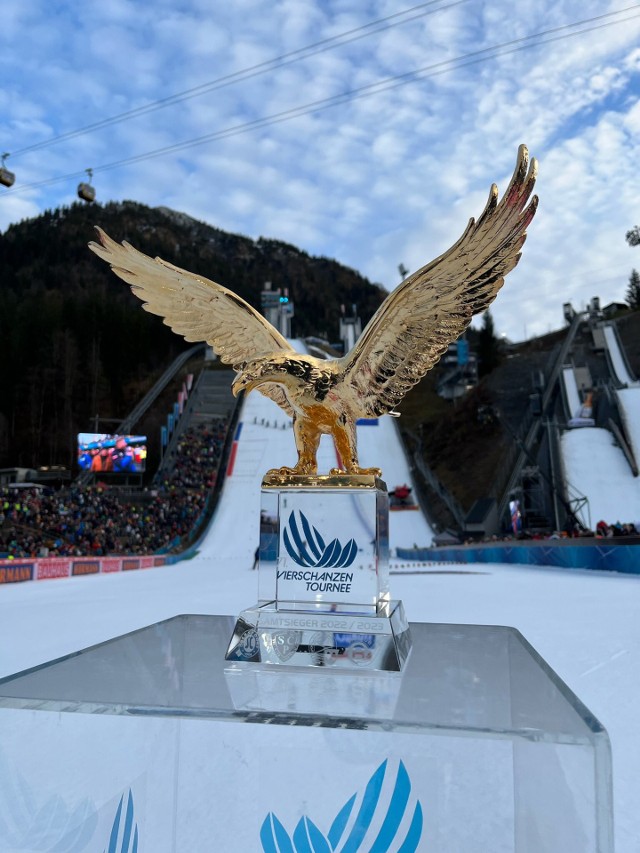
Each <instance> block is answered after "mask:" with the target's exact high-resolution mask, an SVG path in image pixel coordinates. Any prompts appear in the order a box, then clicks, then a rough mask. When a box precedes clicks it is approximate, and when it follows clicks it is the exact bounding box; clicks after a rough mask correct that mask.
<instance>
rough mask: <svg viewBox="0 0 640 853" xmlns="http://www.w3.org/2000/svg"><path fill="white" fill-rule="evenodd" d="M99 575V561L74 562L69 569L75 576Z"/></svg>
mask: <svg viewBox="0 0 640 853" xmlns="http://www.w3.org/2000/svg"><path fill="white" fill-rule="evenodd" d="M99 573H100V560H74V561H73V566H72V568H71V574H72V575H73V576H74V577H75V576H76V575H97V574H99Z"/></svg>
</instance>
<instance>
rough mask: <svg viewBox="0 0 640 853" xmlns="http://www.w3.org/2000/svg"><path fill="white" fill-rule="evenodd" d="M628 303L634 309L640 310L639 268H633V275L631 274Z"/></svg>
mask: <svg viewBox="0 0 640 853" xmlns="http://www.w3.org/2000/svg"><path fill="white" fill-rule="evenodd" d="M627 305H628V306H629V308H631V309H632V311H638V310H640V273H638V270H631V275H630V276H629V286H628V287H627Z"/></svg>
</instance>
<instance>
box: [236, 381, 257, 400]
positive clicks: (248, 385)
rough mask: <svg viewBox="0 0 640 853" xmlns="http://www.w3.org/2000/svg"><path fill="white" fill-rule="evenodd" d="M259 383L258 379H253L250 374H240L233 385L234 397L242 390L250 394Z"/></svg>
mask: <svg viewBox="0 0 640 853" xmlns="http://www.w3.org/2000/svg"><path fill="white" fill-rule="evenodd" d="M259 384H260V383H259V382H258V381H256V380H255V379H252V378H251V377H250V376H238V377H237V378H236V379H234V381H233V384H232V385H231V392H232V394H233V396H234V397H237V396H238V394H239V393H240V392H241V391H246V393H247V394H248V393H249V391H253V389H254V388H255V387H256V385H259Z"/></svg>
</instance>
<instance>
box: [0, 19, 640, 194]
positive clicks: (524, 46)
mask: <svg viewBox="0 0 640 853" xmlns="http://www.w3.org/2000/svg"><path fill="white" fill-rule="evenodd" d="M633 9H636V10H638V9H640V6H638V5H635V6H630V7H628V8H626V9H622V10H618V11H617V12H609V13H606V14H603V15H597V16H595V17H593V18H587V19H585V20H583V21H576V22H574V23H572V24H564V25H562V26H559V27H553V28H551V29H548V30H543V31H541V32H538V33H534V34H532V35H529V36H521V37H520V38H517V39H512V40H511V41H508V42H504V43H503V44H500V45H494V46H492V47H488V48H481V49H480V50H477V51H472V52H470V53H467V54H463V55H462V56H459V57H456V58H454V59H449V60H442V61H441V62H437V63H434V64H432V65H428V66H425V67H423V68H421V69H418V70H416V71H409V72H405V73H403V74H398V75H394V76H392V77H387V78H385V79H384V80H379V81H376V82H375V83H369V84H367V85H366V86H361V87H359V88H357V89H352V90H349V91H346V92H342V93H339V94H337V95H332V96H330V97H328V98H322V99H319V100H317V101H312V102H310V103H307V104H303V105H300V106H298V107H292V108H290V109H287V110H283V111H282V112H279V113H275V114H272V115H270V116H265V117H263V118H257V119H253V120H251V121H248V122H243V123H242V124H238V125H233V126H231V127H228V128H223V129H222V130H219V131H214V132H213V133H208V134H205V135H203V136H199V137H196V138H193V139H190V140H185V141H183V142H177V143H174V144H172V145H166V146H164V147H162V148H158V149H155V150H153V151H147V152H145V153H142V154H137V155H133V156H132V157H127V158H123V159H121V160H117V161H114V162H112V163H107V164H105V165H102V166H96V167H94V168H93V172H94V173H98V172H106V171H109V170H111V169H116V168H120V167H122V166H128V165H131V164H133V163H139V162H143V161H145V160H151V159H154V158H156V157H160V156H163V155H166V154H172V153H177V152H179V151H184V150H187V149H189V148H193V147H196V146H198V145H203V144H206V143H207V142H214V141H217V140H219V139H225V138H228V137H231V136H237V135H240V134H242V133H247V132H249V131H251V130H256V129H259V128H262V127H268V126H271V125H275V124H280V123H282V122H285V121H289V120H291V119H294V118H299V117H301V116H304V115H311V114H313V113H318V112H321V111H323V110H325V109H328V108H330V107H333V106H339V105H341V104H343V103H348V102H351V101H355V100H359V99H360V98H364V97H371V96H373V95H377V94H381V93H383V92H388V91H391V90H393V89H397V88H399V87H401V86H404V85H407V84H409V83H412V82H418V81H421V80H425V79H428V78H430V77H435V76H439V75H441V74H445V73H448V72H449V71H454V70H458V69H461V68H466V67H469V66H472V65H477V64H480V63H482V62H487V61H489V60H490V59H496V58H499V57H502V56H508V55H510V54H514V53H519V52H522V51H524V50H529V49H531V48H534V47H540V46H543V45H546V44H552V43H554V42H558V41H563V40H565V39H567V38H573V37H575V36H580V35H584V34H585V33H590V32H595V31H597V30H602V29H606V28H608V27H612V26H616V25H618V24H622V23H627V22H628V21H631V20H634V19H636V18H638V17H640V12H638V14H635V15H631V16H629V17H627V18H624V19H621V20H615V21H606V22H602V23H598V24H595V25H594V26H591V27H584V25H585V24H589V23H593V22H594V21H603V19H605V18H610V17H611V16H614V15H619V14H622V13H624V12H628V11H630V10H633ZM576 27H584V28H583V29H580V30H576V31H574V32H565V31H566V30H567V29H574V30H575V28H576ZM534 39H537V41H534ZM79 174H80V175H81V174H82V173H81V172H80V173H79V172H74V173H72V174H69V175H63V176H59V177H55V178H49V179H45V180H43V181H38V182H34V183H31V184H22V185H21V186H19V187H16V188H15V189H11V190H7V192H4V193H2V196H8V195H11V194H13V193H17V192H21V191H22V190H26V189H31V188H36V187H41V186H46V185H50V184H54V183H59V182H62V181H65V180H68V179H70V178H75V177H78V175H79Z"/></svg>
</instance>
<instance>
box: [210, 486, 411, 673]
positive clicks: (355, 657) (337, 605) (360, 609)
mask: <svg viewBox="0 0 640 853" xmlns="http://www.w3.org/2000/svg"><path fill="white" fill-rule="evenodd" d="M258 586H259V590H258V592H259V595H258V603H257V604H255V605H254V606H252V607H249V608H247V609H246V610H243V611H242V613H241V614H240V615H239V617H238V619H237V621H236V625H235V628H234V631H233V634H232V637H231V640H230V642H229V647H228V649H227V653H226V656H225V657H226V660H228V661H233V662H236V663H239V662H242V661H246V662H250V663H252V664H255V663H264V664H273V665H286V666H316V667H319V666H322V667H337V668H340V669H366V668H368V669H370V670H383V671H387V672H398V671H400V670H401V669H402V667H403V665H404V664H405V662H406V660H407V657H408V655H409V651H410V649H411V634H410V631H409V625H408V623H407V620H406V617H405V614H404V608H403V606H402V602H400V601H393V600H391V597H390V594H389V497H388V494H387V488H386V486H385V484H384V483H383V482H382V480H380V479H378V478H377V477H375V476H373V475H366V474H360V475H354V476H351V475H344V474H340V475H330V476H318V475H313V476H306V475H291V474H281V473H279V472H278V473H277V475H274V474H273V473H271V474H269V475H267V476H266V477H265V478H264V480H263V482H262V500H261V510H260V548H259V572H258Z"/></svg>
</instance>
